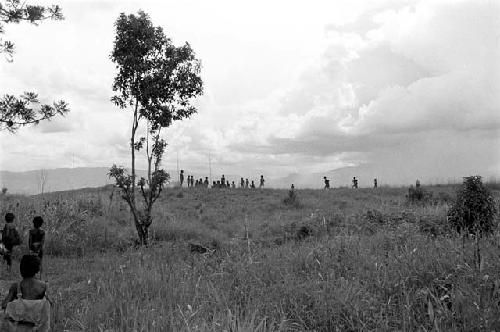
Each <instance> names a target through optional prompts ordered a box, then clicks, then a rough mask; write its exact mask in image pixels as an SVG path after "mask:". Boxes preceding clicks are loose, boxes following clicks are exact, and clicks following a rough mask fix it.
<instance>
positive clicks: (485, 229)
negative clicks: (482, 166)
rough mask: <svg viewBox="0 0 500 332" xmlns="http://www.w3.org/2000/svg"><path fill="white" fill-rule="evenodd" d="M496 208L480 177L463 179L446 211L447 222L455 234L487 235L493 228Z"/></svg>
mask: <svg viewBox="0 0 500 332" xmlns="http://www.w3.org/2000/svg"><path fill="white" fill-rule="evenodd" d="M496 213H497V208H496V206H495V201H494V199H493V196H492V195H491V192H490V191H489V190H488V188H486V187H485V186H484V185H483V183H482V181H481V177H480V176H477V175H476V176H469V177H465V178H464V183H463V185H462V187H461V188H460V189H459V190H458V192H457V198H456V200H455V202H454V203H453V205H452V207H451V209H450V210H449V211H448V220H449V222H450V224H451V226H452V227H453V228H454V229H456V230H457V232H462V231H467V232H468V233H469V234H476V233H477V232H479V233H483V234H488V233H491V232H492V231H493V230H494V228H495V226H496V225H495V215H496Z"/></svg>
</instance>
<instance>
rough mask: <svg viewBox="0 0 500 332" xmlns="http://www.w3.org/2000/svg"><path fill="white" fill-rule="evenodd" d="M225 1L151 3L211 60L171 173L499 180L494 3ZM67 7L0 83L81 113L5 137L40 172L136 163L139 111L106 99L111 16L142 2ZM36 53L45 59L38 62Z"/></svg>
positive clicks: (175, 134)
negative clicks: (135, 116)
mask: <svg viewBox="0 0 500 332" xmlns="http://www.w3.org/2000/svg"><path fill="white" fill-rule="evenodd" d="M217 4H218V5H221V2H217ZM223 4H224V6H222V7H220V6H219V7H217V6H215V7H214V8H215V9H221V8H224V11H222V10H213V9H214V8H212V7H213V6H214V5H213V4H210V5H209V4H204V3H203V4H199V5H197V6H196V7H195V9H194V10H193V11H186V10H185V9H186V8H187V7H186V6H188V5H187V4H183V3H172V4H171V6H172V7H171V9H172V10H169V11H164V10H163V11H162V10H161V9H162V8H163V9H164V7H163V3H159V2H147V3H146V4H144V7H143V8H144V9H145V10H146V11H147V12H150V13H152V18H153V21H154V22H155V24H160V25H162V26H164V27H165V31H167V32H168V34H169V35H171V36H172V37H173V38H174V40H175V41H176V42H179V43H180V42H183V41H184V40H189V41H190V43H191V44H192V45H193V47H194V49H195V50H196V52H197V54H198V56H199V57H200V58H201V59H202V60H203V79H204V82H205V95H204V96H203V97H201V98H199V99H198V101H197V105H198V110H199V112H198V114H196V115H194V116H193V117H192V118H191V119H188V120H185V121H182V122H179V123H174V124H173V125H172V126H171V127H170V128H168V129H166V130H165V137H166V139H167V142H168V143H169V145H168V147H167V151H166V156H165V159H164V165H165V166H166V167H167V168H168V169H174V168H175V166H176V163H177V156H179V160H180V164H181V166H182V167H183V168H185V169H189V170H191V171H193V172H199V173H206V172H207V169H208V165H207V164H208V157H209V155H210V157H211V160H212V166H213V173H220V174H222V173H226V174H242V175H243V174H254V173H255V174H257V175H258V174H260V173H261V172H264V171H265V174H269V176H278V177H280V176H285V175H286V174H288V173H294V172H323V171H328V170H332V169H337V168H342V167H345V166H353V167H356V166H359V165H371V166H370V167H372V168H371V170H372V171H373V172H374V173H379V174H383V177H385V181H386V182H390V181H396V182H397V181H403V180H404V179H412V181H413V180H414V177H415V175H417V174H421V175H422V174H423V175H425V176H427V177H428V178H430V177H433V176H441V177H446V176H448V175H449V174H451V175H450V176H462V175H467V174H465V173H467V172H485V174H486V173H488V174H498V172H499V170H500V158H499V156H498V153H492V151H494V150H495V151H496V150H498V149H496V147H498V144H499V143H500V95H499V94H498V91H500V60H498V59H500V37H499V34H498V31H500V5H499V4H498V3H497V2H494V1H471V0H470V1H465V0H460V1H448V0H440V1H424V0H422V1H418V0H411V1H392V0H391V1H380V2H379V1H377V2H371V1H370V2H366V1H346V2H342V1H340V2H337V1H336V2H335V3H334V4H333V3H332V2H320V3H319V4H318V5H317V6H311V5H310V4H307V5H304V3H303V2H294V1H291V2H288V1H287V2H281V3H275V2H273V4H269V5H267V4H266V6H268V7H266V8H267V10H266V11H265V12H261V11H260V9H259V8H260V7H259V6H254V5H252V6H247V5H245V6H244V5H241V4H240V5H236V4H235V3H234V2H223ZM62 5H63V8H65V10H66V13H65V14H66V16H67V20H66V21H64V22H56V23H53V24H52V23H51V24H50V25H49V24H47V25H45V24H44V25H41V26H40V27H37V28H36V29H33V30H29V31H30V34H31V33H35V34H36V36H40V37H37V38H34V40H31V39H28V38H27V39H26V40H27V43H28V44H29V45H25V44H24V43H21V42H19V43H17V44H18V47H19V53H18V54H17V55H16V61H19V64H18V65H15V66H11V65H10V64H9V65H7V64H1V63H0V65H1V66H2V68H0V71H1V73H2V78H4V77H5V78H6V79H5V80H2V82H0V89H6V88H8V89H9V91H13V92H17V91H19V92H22V91H24V89H26V88H33V89H35V90H36V91H38V92H39V93H40V95H41V96H48V97H49V99H50V100H48V102H51V101H52V99H65V100H67V101H68V102H69V103H70V107H71V108H72V112H71V113H70V114H69V115H68V116H67V117H66V118H64V119H55V120H54V121H53V123H47V124H43V125H41V126H40V127H39V128H38V129H26V130H24V129H23V131H22V132H20V133H19V134H18V135H17V136H16V138H15V139H14V138H10V137H6V135H5V134H3V133H2V146H4V147H7V146H8V147H9V149H8V150H9V151H13V153H14V152H16V153H18V155H19V153H24V154H25V155H30V154H32V155H33V156H34V157H33V158H34V159H33V160H35V161H33V163H38V162H39V163H40V164H42V163H43V155H45V156H46V160H53V163H54V164H57V165H67V163H68V157H67V156H68V154H70V155H73V153H75V154H77V160H78V162H79V163H81V166H83V165H89V166H94V165H95V166H103V165H110V164H112V163H113V162H117V163H121V164H127V163H128V161H129V157H128V140H129V138H128V135H129V131H130V123H129V122H130V114H129V113H128V112H127V111H123V110H118V109H116V108H115V107H114V106H113V105H112V104H111V103H110V102H109V97H110V95H112V91H111V83H112V78H113V75H114V69H113V65H112V63H111V62H110V61H109V59H108V55H109V52H110V49H111V45H112V40H113V26H112V23H113V20H114V18H115V17H116V15H117V14H118V12H120V11H125V12H133V11H136V10H137V8H139V7H140V6H139V4H138V3H127V4H126V5H125V4H121V3H118V2H116V3H115V2H113V5H109V6H103V8H101V10H102V12H101V11H92V10H91V9H89V8H88V6H83V7H81V6H79V5H75V4H73V3H70V2H68V3H67V4H64V3H63V4H62ZM141 6H143V5H142V4H141ZM188 7H189V6H188ZM284 8H285V9H286V10H287V15H282V13H283V9H284ZM209 10H212V12H214V15H213V16H212V15H210V16H209V17H208V16H207V15H206V13H207V12H208V11H209ZM167 12H168V13H167ZM188 12H189V15H188V14H187V13H188ZM82 13H88V17H87V15H83V14H82ZM257 14H259V19H260V21H259V24H256V23H255V17H256V15H257ZM186 15H187V16H186ZM312 17H314V19H311V18H312ZM89 20H91V21H92V22H93V23H92V24H90V23H89V22H90V21H89ZM192 21H196V22H199V24H197V25H196V26H195V25H192V24H191V22H192ZM71 22H74V23H71ZM199 26H203V27H206V28H204V29H200V28H199ZM84 28H85V29H84ZM16 29H17V28H16ZM43 29H45V30H43ZM83 30H85V32H82V31H83ZM14 32H15V31H14ZM24 32H25V30H19V31H18V33H19V34H18V35H16V36H21V35H22V34H21V33H24ZM46 34H49V35H50V36H52V37H53V38H51V40H50V41H49V42H48V41H47V40H46V39H43V38H42V37H41V36H44V35H46ZM56 36H57V38H56ZM38 39H39V40H38ZM23 41H24V40H23ZM28 46H29V49H30V50H31V49H32V47H34V48H35V49H37V50H39V51H38V53H39V54H37V61H34V60H33V54H32V52H31V53H30V52H28V51H27V50H26V49H25V47H26V48H28ZM53 50H58V51H59V52H53ZM54 53H56V54H55V55H54ZM42 64H43V66H42ZM9 66H10V67H9ZM7 67H8V68H7ZM68 130H70V131H68ZM51 132H52V133H51ZM42 134H43V135H42ZM7 136H8V135H7ZM32 136H33V137H32ZM19 143H21V144H19ZM12 146H16V148H15V149H14V148H12ZM5 150H7V149H6V148H5ZM141 162H142V161H140V162H139V163H141ZM99 163H100V164H99ZM22 164H23V163H21V165H22ZM437 164H438V165H437ZM4 165H7V163H5V162H2V168H8V167H10V166H9V165H7V166H4ZM436 165H437V166H436ZM79 166H80V165H79ZM353 169H354V168H353Z"/></svg>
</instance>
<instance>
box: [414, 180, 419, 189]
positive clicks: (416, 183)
mask: <svg viewBox="0 0 500 332" xmlns="http://www.w3.org/2000/svg"><path fill="white" fill-rule="evenodd" d="M415 187H416V188H420V181H419V180H418V179H417V181H415Z"/></svg>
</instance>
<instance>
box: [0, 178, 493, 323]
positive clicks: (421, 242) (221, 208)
mask: <svg viewBox="0 0 500 332" xmlns="http://www.w3.org/2000/svg"><path fill="white" fill-rule="evenodd" d="M425 190H427V191H429V192H432V197H433V200H432V202H428V203H426V204H408V201H407V197H406V195H407V189H404V188H377V189H375V190H374V189H358V190H350V189H334V190H330V191H323V190H295V192H294V195H296V196H297V197H300V205H299V206H295V205H294V204H292V205H290V204H287V203H285V202H284V197H285V198H288V197H290V196H289V193H288V191H285V190H271V189H266V190H224V189H222V190H210V189H193V190H187V189H184V190H180V189H167V190H166V192H164V193H163V195H162V196H161V197H160V199H159V200H158V204H157V205H156V207H155V209H154V210H153V215H154V218H155V220H156V222H155V223H154V224H153V225H152V226H151V233H150V235H151V243H150V245H149V246H148V247H142V246H134V241H136V233H135V229H134V224H133V221H132V220H131V219H130V215H129V212H128V209H127V206H126V203H125V202H123V200H122V199H121V198H119V197H117V196H118V192H114V191H113V189H112V188H109V187H108V188H106V189H92V190H91V189H87V190H80V191H72V192H67V193H49V194H45V195H43V197H41V196H34V197H20V196H15V195H4V196H2V197H1V198H0V199H1V209H0V210H1V211H0V212H1V213H2V214H3V213H5V212H6V211H7V210H9V211H12V212H14V213H15V214H16V216H17V218H18V221H17V226H18V227H19V228H21V229H22V230H23V231H24V234H26V232H27V230H28V228H29V226H30V225H29V222H30V220H31V219H32V217H33V215H34V214H35V213H37V214H41V215H43V216H44V218H45V219H46V227H45V229H46V232H47V248H46V252H47V258H46V259H45V262H44V264H45V266H46V271H47V272H46V275H45V276H44V279H47V280H48V281H49V287H50V292H49V296H51V297H52V300H54V302H55V303H56V305H55V307H54V312H53V315H54V321H55V330H57V331H63V330H70V331H106V330H113V331H168V330H175V331H275V330H282V331H293V330H296V331H303V330H316V331H370V330H372V331H376V330H407V331H410V330H422V331H424V330H427V331H430V330H450V331H460V330H463V331H470V330H487V331H492V330H500V319H499V317H500V309H499V301H500V261H499V260H498V257H499V255H500V242H499V233H498V230H496V229H495V230H494V231H493V234H492V235H491V236H489V237H487V238H484V239H483V241H482V242H481V243H480V246H481V253H482V264H481V266H480V268H479V267H477V266H476V265H475V263H474V262H475V259H476V258H475V250H476V247H475V246H476V243H475V242H474V241H472V240H471V241H468V240H464V238H463V237H462V236H460V235H459V234H457V233H456V232H454V231H451V230H452V227H451V225H450V223H448V222H447V220H448V219H449V218H448V214H449V211H450V209H451V204H452V201H453V200H454V199H455V196H456V195H455V192H456V188H455V187H451V186H439V187H430V188H427V187H426V188H425ZM492 197H493V199H494V204H495V206H496V207H498V204H499V198H500V192H499V191H497V190H492ZM494 218H495V219H494V220H495V222H497V221H498V215H495V216H494ZM195 245H200V246H202V247H203V248H207V250H206V252H205V253H203V254H202V253H199V252H197V251H193V250H192V248H193V247H195ZM16 250H17V252H16V255H17V257H19V256H20V255H21V254H22V252H24V251H25V249H24V248H17V249H16ZM1 273H2V278H3V279H5V278H7V277H9V276H8V275H7V273H6V272H5V271H4V269H2V272H1ZM11 279H12V277H11ZM4 291H5V290H4Z"/></svg>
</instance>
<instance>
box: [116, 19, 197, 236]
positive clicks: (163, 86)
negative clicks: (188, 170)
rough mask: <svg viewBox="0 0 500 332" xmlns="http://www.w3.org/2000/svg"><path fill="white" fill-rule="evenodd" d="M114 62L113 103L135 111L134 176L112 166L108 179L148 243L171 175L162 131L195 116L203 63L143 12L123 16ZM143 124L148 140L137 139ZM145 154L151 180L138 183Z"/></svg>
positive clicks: (118, 30)
mask: <svg viewBox="0 0 500 332" xmlns="http://www.w3.org/2000/svg"><path fill="white" fill-rule="evenodd" d="M115 28H116V37H115V41H114V45H113V51H112V53H111V60H112V61H113V62H114V63H115V64H116V68H117V70H118V73H117V75H116V76H115V79H114V82H113V91H116V92H117V94H116V95H115V96H113V97H112V98H111V101H112V102H113V103H114V104H115V105H116V106H118V107H120V108H121V109H129V110H131V112H132V130H131V136H130V151H131V174H128V172H127V171H126V170H125V168H123V167H118V166H116V165H113V167H112V168H111V170H110V173H109V176H110V177H113V178H115V180H116V184H117V185H118V187H120V188H121V189H122V192H123V195H122V197H123V198H124V199H125V201H126V202H127V203H128V205H129V207H130V210H131V213H132V215H133V218H134V222H135V226H136V229H137V232H138V236H139V240H140V242H141V243H142V244H147V237H148V228H149V226H150V225H151V222H152V218H151V211H152V207H153V204H154V202H155V201H156V200H157V199H158V197H159V196H160V193H161V192H162V190H163V188H164V186H165V184H166V183H167V182H168V181H169V179H170V176H169V174H168V173H167V172H165V171H164V170H163V169H161V160H162V157H163V154H164V152H165V149H166V146H167V143H166V142H165V141H164V140H163V139H162V137H161V130H162V128H166V127H168V126H170V125H171V124H172V122H173V121H177V120H182V119H184V118H188V117H190V116H191V115H193V114H194V113H196V108H195V106H194V105H193V104H192V102H193V100H194V98H195V97H196V96H198V95H200V94H201V93H202V92H203V82H202V80H201V77H200V70H201V63H200V61H199V60H198V59H196V57H195V53H194V51H193V50H192V48H191V46H190V45H189V44H188V43H186V44H184V45H182V46H179V47H176V46H175V45H173V43H172V41H171V39H169V38H167V37H166V36H165V34H164V32H163V29H162V28H161V27H155V26H153V24H152V22H151V20H150V19H149V16H148V15H147V14H146V13H144V12H143V11H139V12H138V14H137V15H133V14H131V15H125V14H124V13H122V14H120V16H119V17H118V19H117V21H116V23H115ZM141 123H145V124H146V126H147V128H146V132H147V135H146V137H139V138H138V137H136V134H137V130H138V128H139V125H140V124H141ZM144 150H145V152H146V158H147V165H148V170H147V178H140V179H139V180H138V181H137V179H136V169H135V162H136V152H139V151H144ZM136 186H138V187H139V188H140V193H141V195H142V198H143V200H142V204H140V206H139V205H138V204H137V203H136V199H135V194H136Z"/></svg>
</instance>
